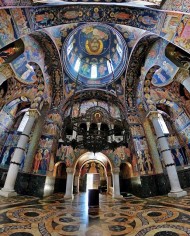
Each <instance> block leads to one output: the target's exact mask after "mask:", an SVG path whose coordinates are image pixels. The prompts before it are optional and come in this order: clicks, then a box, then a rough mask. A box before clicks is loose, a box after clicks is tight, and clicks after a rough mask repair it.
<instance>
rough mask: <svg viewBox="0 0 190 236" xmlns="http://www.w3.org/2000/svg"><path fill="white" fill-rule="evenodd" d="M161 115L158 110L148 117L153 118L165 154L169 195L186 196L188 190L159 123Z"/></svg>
mask: <svg viewBox="0 0 190 236" xmlns="http://www.w3.org/2000/svg"><path fill="white" fill-rule="evenodd" d="M160 116H161V115H160V114H159V113H158V112H149V114H148V117H149V118H150V119H151V120H152V123H153V126H154V129H155V132H156V136H157V140H158V143H159V145H160V151H161V154H162V156H163V160H164V164H165V167H166V170H167V174H168V178H169V182H170V187H171V191H170V192H169V193H168V196H169V197H182V196H186V195H187V192H186V191H184V190H183V189H182V188H181V186H180V183H179V178H178V175H177V171H176V167H175V163H174V160H173V157H172V153H171V150H170V148H169V145H168V141H167V138H166V137H165V135H164V133H163V131H162V127H161V125H160V123H159V117H160Z"/></svg>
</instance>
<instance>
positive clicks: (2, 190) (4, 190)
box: [0, 188, 18, 197]
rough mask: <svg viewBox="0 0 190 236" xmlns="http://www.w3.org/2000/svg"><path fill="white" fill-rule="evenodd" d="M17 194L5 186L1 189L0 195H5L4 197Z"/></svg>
mask: <svg viewBox="0 0 190 236" xmlns="http://www.w3.org/2000/svg"><path fill="white" fill-rule="evenodd" d="M17 195H18V194H17V193H16V192H15V191H14V190H12V191H10V190H6V189H3V188H2V189H1V190H0V196H3V197H15V196H17Z"/></svg>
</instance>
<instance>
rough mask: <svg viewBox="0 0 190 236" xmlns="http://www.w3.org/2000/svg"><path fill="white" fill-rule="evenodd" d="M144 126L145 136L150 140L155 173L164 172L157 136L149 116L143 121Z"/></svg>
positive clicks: (149, 144) (149, 145)
mask: <svg viewBox="0 0 190 236" xmlns="http://www.w3.org/2000/svg"><path fill="white" fill-rule="evenodd" d="M143 128H144V132H145V136H146V139H147V142H148V147H149V150H150V154H151V158H152V162H153V165H154V172H155V174H160V173H163V169H162V164H161V161H160V156H159V153H158V150H157V146H156V142H155V136H154V134H153V131H152V128H151V126H150V121H149V120H148V118H145V120H144V122H143Z"/></svg>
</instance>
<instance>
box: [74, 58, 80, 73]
mask: <svg viewBox="0 0 190 236" xmlns="http://www.w3.org/2000/svg"><path fill="white" fill-rule="evenodd" d="M80 62H81V60H80V58H78V59H77V61H76V63H75V67H74V70H75V71H76V72H79V68H80Z"/></svg>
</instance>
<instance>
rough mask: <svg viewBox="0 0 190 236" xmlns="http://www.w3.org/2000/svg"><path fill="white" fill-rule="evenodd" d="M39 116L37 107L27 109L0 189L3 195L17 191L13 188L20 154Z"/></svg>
mask: <svg viewBox="0 0 190 236" xmlns="http://www.w3.org/2000/svg"><path fill="white" fill-rule="evenodd" d="M38 116H39V112H38V110H37V109H30V110H29V119H28V121H27V123H26V126H25V128H24V130H23V132H22V134H21V135H20V138H19V141H18V144H17V147H16V148H15V151H14V154H13V157H12V159H11V162H10V166H9V170H8V172H7V178H6V180H5V185H4V187H3V188H2V189H1V190H0V195H1V196H4V197H12V196H16V195H17V193H16V192H15V190H14V186H15V182H16V178H17V174H18V171H19V167H20V163H21V161H22V156H23V153H24V151H25V147H26V144H27V142H28V139H29V135H30V132H31V129H32V127H33V124H34V122H35V120H36V118H37V117H38Z"/></svg>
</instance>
